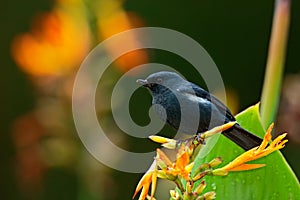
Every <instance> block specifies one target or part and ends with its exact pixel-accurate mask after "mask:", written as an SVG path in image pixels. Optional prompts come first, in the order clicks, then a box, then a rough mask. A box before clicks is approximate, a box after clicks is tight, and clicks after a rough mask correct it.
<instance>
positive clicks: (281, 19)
mask: <svg viewBox="0 0 300 200" xmlns="http://www.w3.org/2000/svg"><path fill="white" fill-rule="evenodd" d="M289 22H290V0H276V6H275V11H274V17H273V27H272V33H271V39H270V46H269V55H268V60H267V65H266V72H265V79H264V85H263V90H262V95H261V110H260V112H261V119H262V124H263V126H264V127H268V126H269V125H270V124H271V123H272V122H273V121H274V119H275V116H276V114H277V108H278V102H279V97H280V88H281V80H282V73H283V69H284V63H285V52H286V44H287V39H288V29H289Z"/></svg>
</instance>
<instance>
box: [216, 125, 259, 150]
mask: <svg viewBox="0 0 300 200" xmlns="http://www.w3.org/2000/svg"><path fill="white" fill-rule="evenodd" d="M222 134H223V135H225V136H226V137H227V138H229V139H230V140H231V141H233V142H234V143H236V144H237V145H239V146H240V147H242V148H243V149H244V150H246V151H247V150H250V149H252V148H253V147H256V146H259V145H260V144H261V142H262V139H261V138H260V137H257V136H256V135H253V134H252V133H250V132H249V131H247V130H245V129H243V128H242V127H241V126H240V125H238V124H235V125H234V126H233V127H231V128H229V129H227V130H226V131H224V132H222Z"/></svg>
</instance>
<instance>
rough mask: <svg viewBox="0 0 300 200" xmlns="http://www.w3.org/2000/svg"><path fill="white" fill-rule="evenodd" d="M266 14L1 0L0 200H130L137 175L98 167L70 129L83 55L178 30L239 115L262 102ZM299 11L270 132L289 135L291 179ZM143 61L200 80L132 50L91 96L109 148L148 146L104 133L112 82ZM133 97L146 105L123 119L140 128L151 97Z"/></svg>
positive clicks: (299, 79) (158, 55)
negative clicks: (145, 29)
mask: <svg viewBox="0 0 300 200" xmlns="http://www.w3.org/2000/svg"><path fill="white" fill-rule="evenodd" d="M273 7H274V1H272V0H266V1H259V0H254V1H251V2H250V1H248V2H245V1H243V2H241V1H237V0H232V1H229V0H224V1H205V0H200V1H194V0H193V1H186V2H183V1H179V0H174V1H156V0H152V1H150V0H145V1H138V0H127V1H117V0H83V1H81V0H57V1H50V0H47V1H33V0H27V1H21V0H11V1H2V2H1V7H0V21H1V24H2V28H1V37H0V44H1V45H0V61H1V73H0V87H1V91H2V95H1V97H0V113H1V116H0V137H1V138H0V148H1V151H0V155H1V156H0V159H1V160H0V163H1V165H0V177H1V178H0V198H1V199H82V200H89V199H91V200H93V199H101V200H102V199H104V200H106V199H131V196H132V194H133V191H134V188H135V186H136V184H137V182H138V180H139V178H140V177H141V174H128V173H123V172H118V171H115V170H112V169H109V168H107V167H105V166H104V165H102V164H101V163H98V162H97V161H96V160H95V159H93V158H92V157H91V156H90V155H89V154H88V152H87V151H86V150H85V149H84V147H83V146H82V144H81V142H80V141H79V138H78V136H77V134H76V131H75V128H74V124H73V121H72V113H71V92H72V83H73V79H74V75H75V73H76V70H77V69H78V67H79V65H80V63H81V61H82V59H83V58H84V56H85V55H87V53H88V52H89V50H91V49H92V47H93V46H95V45H96V44H98V43H99V42H101V41H102V40H103V39H105V38H107V37H109V36H111V35H112V34H114V33H117V32H120V31H122V30H127V29H129V28H132V27H139V26H156V27H165V28H170V29H174V30H177V31H180V32H182V33H184V34H187V35H188V36H190V37H192V38H193V39H195V40H197V41H198V42H199V43H200V44H201V45H202V46H203V47H204V48H205V49H206V50H207V51H208V52H209V54H210V55H211V57H212V58H213V59H214V61H215V63H216V64H217V66H218V67H219V70H220V72H221V74H222V77H223V80H224V83H225V85H226V90H227V91H228V94H227V95H228V99H227V101H228V103H229V106H230V107H231V108H232V109H233V110H234V112H236V113H237V112H238V111H240V110H242V109H244V108H246V107H248V106H249V105H252V104H255V103H257V102H258V101H259V100H260V94H261V89H262V83H263V77H264V70H265V63H266V58H267V52H268V43H269V36H270V30H271V24H272V16H273ZM299 10H300V3H299V1H293V2H292V13H291V26H290V37H289V42H288V48H287V57H286V66H285V72H284V81H283V90H282V96H281V102H280V108H279V114H278V118H277V123H276V133H281V132H283V131H288V132H289V140H290V141H289V143H288V145H287V147H286V148H285V149H284V150H283V153H284V155H285V157H286V159H287V160H288V162H289V163H290V165H291V167H292V168H293V170H294V171H295V173H296V175H297V176H298V177H299V176H300V160H299V150H300V147H299V145H300V123H299V121H300V74H299V69H300V63H299V52H300V39H299V38H298V37H299V35H300V13H299V12H298V13H297V11H299ZM129 42H130V41H129ZM174 42H175V41H174ZM108 51H112V52H113V50H112V49H109V50H108ZM45 55H46V56H45ZM44 56H45V57H44ZM149 60H151V61H155V62H159V63H163V64H167V65H170V66H173V67H174V68H176V69H177V70H179V71H180V72H181V73H183V74H184V75H185V76H186V77H188V79H189V80H191V81H193V82H196V83H199V84H201V83H202V82H201V80H200V79H199V77H197V76H195V75H193V74H194V73H191V72H192V68H191V67H187V66H186V65H187V63H186V62H185V61H184V60H183V59H180V58H178V57H176V56H174V55H171V54H168V53H166V52H162V51H153V52H145V51H140V52H135V53H133V54H130V55H127V56H125V57H123V58H121V59H120V60H118V61H116V62H115V63H114V64H113V65H112V66H111V67H110V69H109V70H107V71H106V72H105V74H106V76H105V78H104V80H102V81H103V82H104V84H105V86H106V89H103V90H105V91H102V92H99V96H98V97H97V98H98V99H100V100H101V102H99V105H98V107H99V108H98V110H97V111H98V112H99V115H103V116H104V117H103V119H104V120H105V121H104V122H103V123H104V125H105V126H107V128H110V130H111V131H110V132H111V133H110V134H111V135H110V138H112V141H114V142H116V143H118V145H119V146H121V147H124V148H125V149H126V148H127V149H130V150H132V151H135V152H145V151H150V150H153V149H154V148H155V146H154V145H153V144H152V143H151V142H149V141H145V140H142V139H135V138H131V137H128V136H126V135H125V134H124V133H122V132H121V131H120V130H119V129H117V128H113V129H111V127H113V125H114V123H113V120H112V118H111V113H110V110H109V105H110V104H109V98H108V97H109V96H110V93H111V90H110V89H111V88H112V87H113V85H114V83H115V82H116V81H117V80H118V77H120V76H121V75H122V74H123V73H124V72H125V71H127V70H128V69H130V68H132V67H134V66H135V65H138V64H141V63H145V62H147V61H149ZM99 90H100V89H99ZM137 93H138V96H140V98H141V99H143V101H145V102H146V103H147V105H146V106H145V107H144V106H143V105H139V107H138V108H132V109H131V112H132V113H133V118H134V119H136V120H137V121H139V122H138V123H141V124H146V123H147V120H149V119H147V117H145V115H147V108H148V107H149V104H150V99H149V98H150V96H149V95H148V94H147V93H146V92H145V91H143V90H138V91H137ZM138 119H141V120H138ZM168 131H171V130H169V129H168V128H166V129H164V131H163V132H168Z"/></svg>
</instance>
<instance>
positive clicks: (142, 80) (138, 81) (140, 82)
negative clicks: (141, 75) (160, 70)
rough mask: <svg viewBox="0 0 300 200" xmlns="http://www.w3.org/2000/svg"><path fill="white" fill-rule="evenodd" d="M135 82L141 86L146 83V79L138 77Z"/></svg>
mask: <svg viewBox="0 0 300 200" xmlns="http://www.w3.org/2000/svg"><path fill="white" fill-rule="evenodd" d="M136 82H137V83H138V84H140V85H142V86H146V85H147V84H148V81H147V80H144V79H138V80H136Z"/></svg>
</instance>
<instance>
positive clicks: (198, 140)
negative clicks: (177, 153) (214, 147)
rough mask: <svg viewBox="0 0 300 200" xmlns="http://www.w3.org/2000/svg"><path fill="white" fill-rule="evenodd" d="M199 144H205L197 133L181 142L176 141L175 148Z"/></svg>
mask: <svg viewBox="0 0 300 200" xmlns="http://www.w3.org/2000/svg"><path fill="white" fill-rule="evenodd" d="M199 144H205V139H204V138H203V137H202V136H201V133H198V134H197V135H196V136H193V137H190V138H187V139H182V140H176V148H179V147H181V146H182V145H185V146H190V145H197V146H198V145H199Z"/></svg>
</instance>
